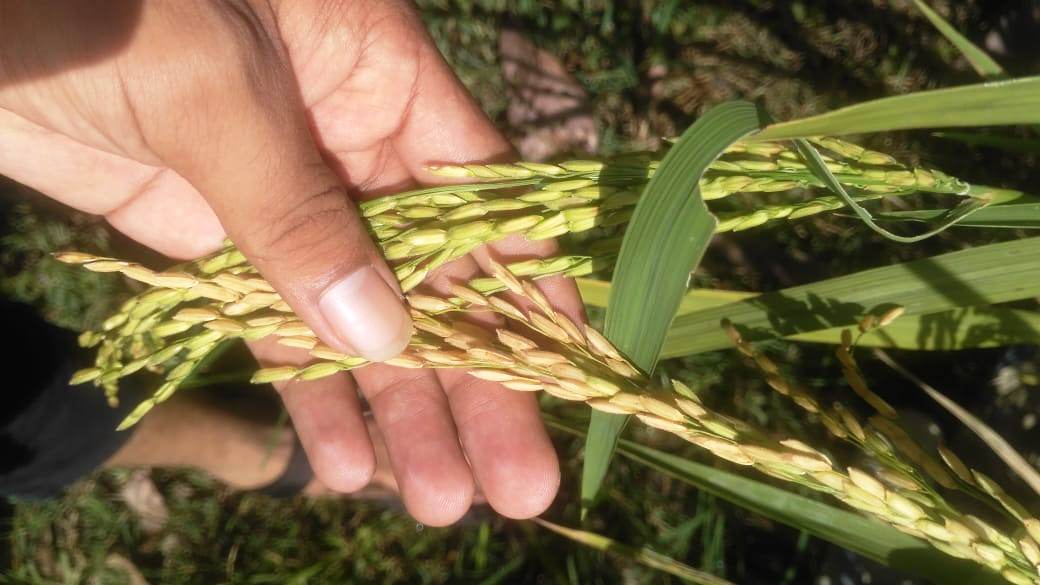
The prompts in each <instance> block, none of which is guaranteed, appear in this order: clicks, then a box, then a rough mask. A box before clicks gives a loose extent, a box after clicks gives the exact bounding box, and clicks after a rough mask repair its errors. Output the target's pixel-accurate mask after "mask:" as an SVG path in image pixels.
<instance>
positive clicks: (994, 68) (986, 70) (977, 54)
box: [914, 0, 1007, 79]
mask: <svg viewBox="0 0 1040 585" xmlns="http://www.w3.org/2000/svg"><path fill="white" fill-rule="evenodd" d="M914 5H915V6H917V9H918V10H920V11H921V13H922V14H924V17H925V18H927V19H928V21H929V22H931V23H932V26H934V27H935V28H936V29H938V31H939V32H940V33H942V35H943V36H944V37H946V40H948V41H950V43H952V44H953V46H954V47H956V48H957V50H958V51H960V52H961V55H964V58H965V59H967V60H968V63H971V67H972V68H973V69H974V70H975V72H976V73H978V74H979V76H980V77H982V78H984V79H1004V78H1006V77H1007V72H1006V71H1004V68H1003V67H1001V66H1000V63H997V62H996V61H994V60H993V58H992V57H990V56H989V55H987V54H986V52H985V51H983V50H982V49H980V48H979V47H978V46H977V45H976V44H975V43H973V42H971V41H969V40H968V39H967V37H965V36H964V35H962V34H961V33H960V32H958V31H957V29H955V28H953V25H951V24H950V23H949V22H948V21H947V20H946V19H945V18H943V17H942V16H940V15H939V13H937V12H936V11H934V10H932V8H931V7H930V6H928V5H927V4H925V3H924V2H923V0H914Z"/></svg>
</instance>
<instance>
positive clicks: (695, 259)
mask: <svg viewBox="0 0 1040 585" xmlns="http://www.w3.org/2000/svg"><path fill="white" fill-rule="evenodd" d="M759 128H760V119H759V112H758V109H757V108H756V107H755V105H754V104H751V103H748V102H730V103H726V104H723V105H721V106H717V107H715V108H713V109H712V110H710V111H709V112H708V113H707V114H705V115H704V116H702V117H701V118H700V119H699V120H697V122H695V123H694V124H693V125H692V126H690V128H689V129H687V130H686V132H684V133H683V135H682V136H681V137H680V138H679V141H678V142H677V143H676V144H675V145H674V146H672V148H670V149H669V151H668V154H667V155H666V156H665V158H664V160H662V161H661V165H660V167H659V168H658V170H657V172H656V173H655V174H654V177H653V179H651V180H650V182H649V183H648V184H647V186H646V189H645V190H644V192H643V196H642V197H640V199H639V203H638V204H637V205H636V208H635V211H634V212H633V215H632V220H631V221H630V222H629V225H628V228H627V229H626V231H625V237H624V240H623V241H622V244H621V251H620V252H619V254H618V260H617V265H616V268H615V270H614V285H613V286H612V287H611V292H610V300H609V302H608V303H607V316H606V325H605V328H604V334H605V335H606V336H607V339H610V340H611V341H612V342H613V343H614V344H615V345H616V346H617V348H618V349H619V350H620V351H621V352H622V353H624V354H625V355H627V356H628V358H629V359H630V360H631V361H632V363H633V364H635V365H636V366H637V367H639V368H641V369H643V370H644V371H646V372H650V371H652V370H653V369H654V366H655V365H656V364H657V359H658V355H659V354H660V352H661V347H662V346H663V345H664V339H665V336H666V335H667V332H668V326H669V324H670V323H671V321H672V319H673V317H674V316H675V313H676V310H677V309H678V308H679V304H680V302H681V301H682V298H683V294H684V293H685V292H686V289H687V282H688V280H689V275H690V272H691V271H693V270H694V269H695V268H696V267H697V264H698V263H699V262H700V259H701V256H702V255H703V254H704V250H705V249H706V248H707V246H708V242H709V241H710V240H711V236H712V234H713V233H714V231H715V227H716V226H717V225H718V221H717V220H716V219H715V217H714V216H713V215H711V213H710V212H709V211H708V208H707V206H706V205H705V204H704V201H703V200H702V199H701V196H700V189H699V187H698V183H699V182H700V179H701V175H703V174H704V171H705V170H707V168H708V166H709V165H710V164H711V163H713V162H714V161H715V160H716V159H717V158H718V157H719V156H721V155H722V153H723V152H724V151H725V150H726V149H727V148H729V146H730V145H731V144H733V143H734V142H736V141H738V140H740V139H741V138H743V137H745V136H747V135H748V134H750V133H751V132H754V131H755V130H758V129H759ZM626 419H627V417H624V416H619V415H611V414H605V413H595V415H594V416H593V417H592V420H591V421H590V423H589V434H588V437H587V438H586V442H585V460H584V467H583V470H582V483H581V501H582V516H583V517H584V516H585V514H586V513H587V511H588V509H589V507H590V506H591V505H592V503H593V502H594V501H595V499H596V496H597V494H598V493H599V490H600V487H601V486H602V484H603V478H604V477H605V476H606V472H607V468H608V466H609V465H610V460H611V458H612V456H613V452H614V446H615V445H616V443H617V438H618V437H619V436H620V435H621V432H622V431H623V430H624V427H625V422H626Z"/></svg>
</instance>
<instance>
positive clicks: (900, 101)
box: [753, 77, 1040, 140]
mask: <svg viewBox="0 0 1040 585" xmlns="http://www.w3.org/2000/svg"><path fill="white" fill-rule="evenodd" d="M1036 123H1040V77H1024V78H1020V79H1011V80H1007V81H994V82H989V83H979V84H974V85H965V86H961V87H953V88H947V89H936V90H930V91H920V92H915V93H910V94H906V95H901V96H895V97H887V98H882V99H878V100H873V101H869V102H863V103H861V104H856V105H853V106H848V107H845V108H841V109H838V110H834V111H833V112H827V113H825V114H820V115H818V116H811V117H809V118H802V119H800V120H792V121H789V122H780V123H778V124H772V125H770V126H768V127H767V128H765V129H764V130H762V132H759V133H758V134H756V135H755V136H754V137H753V140H788V139H793V138H807V137H811V136H843V135H847V134H862V133H867V132H888V131H891V130H909V129H913V128H952V127H966V126H1003V125H1012V124H1036Z"/></svg>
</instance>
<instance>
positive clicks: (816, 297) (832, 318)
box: [663, 238, 1040, 357]
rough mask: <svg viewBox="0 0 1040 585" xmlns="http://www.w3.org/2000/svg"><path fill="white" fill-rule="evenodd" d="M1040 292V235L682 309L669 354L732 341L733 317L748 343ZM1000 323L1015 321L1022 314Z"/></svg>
mask: <svg viewBox="0 0 1040 585" xmlns="http://www.w3.org/2000/svg"><path fill="white" fill-rule="evenodd" d="M1038 294H1040V238H1025V239H1021V240H1015V241H1010V242H1001V243H997V244H989V245H985V246H978V247H976V248H970V249H967V250H960V251H957V252H950V253H947V254H942V255H939V256H935V257H932V258H926V259H923V260H917V261H914V262H907V263H904V264H894V265H891V266H884V267H881V268H875V269H871V270H864V271H861V272H857V273H855V274H849V275H846V276H840V277H837V278H831V279H827V280H822V281H819V282H814V283H811V284H806V285H802V286H796V287H791V288H787V289H783V290H780V291H776V292H772V293H766V294H762V295H759V296H756V297H753V298H749V299H745V300H742V301H738V302H735V303H730V304H726V305H722V306H717V307H714V308H709V309H705V310H701V311H697V312H694V313H688V314H686V315H681V316H679V317H677V318H676V319H675V321H674V322H673V324H672V327H671V330H670V331H669V334H668V341H667V351H665V352H664V353H663V357H675V356H680V355H689V354H694V353H701V352H705V351H712V350H717V349H724V348H728V347H730V342H729V338H728V337H727V336H726V334H725V333H724V332H723V331H722V329H721V327H720V326H719V323H720V322H721V321H722V319H723V318H728V319H729V320H730V321H732V322H733V323H734V324H735V325H736V326H737V328H738V329H740V330H741V332H742V333H743V334H744V338H745V339H748V340H749V341H755V340H761V339H771V338H776V337H786V336H792V335H798V334H801V333H808V332H813V331H820V330H823V329H830V328H835V327H848V326H854V325H856V323H857V322H858V321H859V319H860V318H861V317H863V315H865V314H866V313H868V312H873V313H877V312H878V311H880V310H884V308H885V307H891V306H893V305H901V306H903V307H905V308H906V315H910V316H912V315H928V314H932V313H938V312H941V311H949V310H951V309H958V308H964V307H983V306H987V305H991V304H995V303H1002V302H1008V301H1015V300H1020V299H1026V298H1030V297H1035V296H1037V295H1038ZM1003 316H1006V318H1008V319H1010V320H1011V321H1010V322H1008V323H1002V324H1001V327H1004V326H1007V327H1029V325H1028V324H1022V323H1016V319H1017V317H1016V314H1015V313H1005V314H1003Z"/></svg>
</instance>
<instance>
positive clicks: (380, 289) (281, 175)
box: [164, 63, 411, 361]
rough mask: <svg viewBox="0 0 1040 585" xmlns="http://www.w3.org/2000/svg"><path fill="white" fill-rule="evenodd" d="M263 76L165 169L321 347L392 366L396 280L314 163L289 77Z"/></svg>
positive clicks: (211, 117)
mask: <svg viewBox="0 0 1040 585" xmlns="http://www.w3.org/2000/svg"><path fill="white" fill-rule="evenodd" d="M265 65H270V63H267V64H265ZM269 77H270V79H265V82H266V83H268V84H269V85H270V86H271V87H266V88H264V89H265V90H266V91H264V92H262V93H260V94H256V92H252V93H251V90H249V89H240V87H248V84H243V86H239V88H238V89H237V91H239V92H240V93H241V94H242V95H234V96H231V97H228V98H226V99H225V100H223V101H222V102H220V103H215V104H213V105H212V106H210V107H209V109H208V110H207V113H208V115H207V117H206V118H205V119H204V120H201V121H200V122H199V123H200V124H202V125H203V126H204V127H203V128H202V129H201V130H200V133H201V135H202V136H201V137H200V138H199V140H198V141H196V143H195V144H193V145H191V146H190V147H185V146H184V145H182V144H179V143H178V144H177V145H176V148H175V149H172V151H173V152H174V156H170V157H164V160H171V163H172V164H173V166H174V168H175V170H177V171H179V172H180V173H181V174H182V175H184V176H185V177H186V178H187V179H188V180H189V181H190V182H191V183H192V184H193V185H194V186H195V187H196V188H197V189H198V190H199V191H200V192H201V193H202V195H203V197H205V198H206V200H207V201H208V202H209V203H210V205H211V206H212V207H213V210H214V211H215V212H216V214H217V217H219V218H220V221H221V223H222V224H223V225H224V227H225V228H226V229H227V232H228V234H229V235H230V236H231V238H232V239H233V240H234V241H235V242H236V243H237V244H238V246H239V248H240V249H241V250H242V251H243V252H244V253H245V254H246V256H247V257H249V259H250V260H251V261H252V262H253V263H254V265H256V267H257V268H258V269H259V270H260V272H261V273H262V274H263V275H264V276H265V277H266V278H267V280H268V281H270V282H271V284H272V285H273V286H274V287H275V289H276V290H277V291H278V292H279V293H280V294H281V295H282V297H283V298H284V299H285V300H286V301H287V302H288V303H289V305H290V306H292V308H293V309H294V310H295V311H296V313H297V314H298V315H299V316H300V317H301V318H302V319H303V320H304V321H305V322H306V323H307V324H308V325H310V326H311V328H312V329H313V330H314V331H315V333H317V334H318V336H319V337H320V338H321V339H322V340H323V341H324V342H325V343H327V344H328V345H330V346H332V347H334V348H337V349H339V350H341V351H344V352H348V353H353V354H356V355H361V356H364V357H366V358H368V359H370V360H373V361H382V360H386V359H389V358H391V357H394V356H395V355H397V354H398V353H400V352H401V350H402V349H404V347H405V346H406V345H407V343H408V340H409V338H410V335H411V321H410V319H409V316H408V313H407V311H406V310H405V308H404V305H403V302H402V300H401V298H400V294H399V290H398V288H397V284H396V280H395V279H394V277H393V274H392V273H391V272H390V270H389V269H388V268H387V266H386V264H385V262H384V261H383V260H382V256H381V255H380V253H379V252H378V251H377V249H376V247H375V245H374V244H373V243H372V241H371V240H370V238H369V236H368V234H367V233H366V231H365V229H364V227H363V225H362V223H361V221H360V220H359V218H358V215H357V213H356V210H355V208H354V207H353V205H352V204H351V202H350V200H349V198H348V196H347V193H346V189H345V187H344V185H343V184H342V183H341V181H340V180H339V178H338V177H337V176H336V173H335V172H334V171H333V170H332V169H330V168H329V167H328V166H327V165H326V164H325V162H324V160H323V159H322V157H321V155H320V153H319V151H318V148H317V146H316V145H315V143H314V141H313V139H312V137H311V135H310V130H309V128H308V125H307V122H306V118H305V116H304V113H303V109H302V105H301V104H300V103H298V98H297V96H296V94H295V90H294V89H293V88H292V87H290V82H291V79H292V78H291V75H290V74H289V73H288V72H286V73H285V74H284V75H282V76H279V75H276V74H271V75H270V76H269ZM228 91H229V92H233V91H236V86H235V85H234V84H232V88H231V89H229V90H228ZM164 152H170V150H166V151H164Z"/></svg>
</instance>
